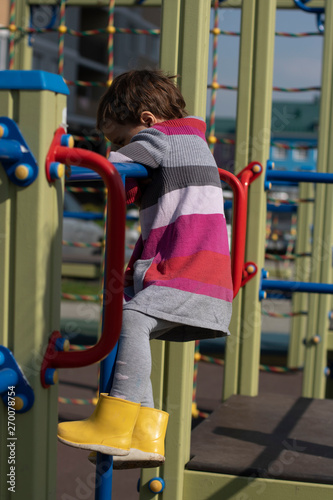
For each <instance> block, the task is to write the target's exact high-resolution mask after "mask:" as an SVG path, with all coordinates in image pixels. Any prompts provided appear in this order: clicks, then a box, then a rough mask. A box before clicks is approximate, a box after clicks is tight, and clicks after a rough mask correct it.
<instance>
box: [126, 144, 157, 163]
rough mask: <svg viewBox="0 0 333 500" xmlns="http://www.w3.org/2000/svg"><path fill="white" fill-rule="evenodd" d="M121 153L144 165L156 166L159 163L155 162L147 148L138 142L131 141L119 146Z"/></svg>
mask: <svg viewBox="0 0 333 500" xmlns="http://www.w3.org/2000/svg"><path fill="white" fill-rule="evenodd" d="M121 154H122V155H125V156H127V157H128V158H131V159H132V161H134V162H136V163H141V164H142V165H145V166H146V167H151V168H157V167H158V166H159V163H157V161H156V160H155V158H154V157H153V156H152V155H151V154H150V153H149V151H148V149H147V148H146V147H145V146H142V144H139V143H138V142H137V143H135V142H131V143H130V144H128V145H127V146H124V147H123V148H121Z"/></svg>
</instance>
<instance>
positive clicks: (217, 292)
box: [145, 278, 233, 302]
mask: <svg viewBox="0 0 333 500" xmlns="http://www.w3.org/2000/svg"><path fill="white" fill-rule="evenodd" d="M151 285H155V286H166V287H170V288H176V289H177V290H182V291H183V292H190V293H195V294H197V295H206V296H207V298H208V297H212V298H214V299H220V300H225V301H226V302H232V299H233V291H232V290H229V289H228V288H224V287H222V286H217V285H209V284H207V283H200V281H194V280H190V279H188V278H174V279H171V280H168V281H166V280H165V281H163V280H160V281H148V282H147V283H145V288H147V287H148V286H151Z"/></svg>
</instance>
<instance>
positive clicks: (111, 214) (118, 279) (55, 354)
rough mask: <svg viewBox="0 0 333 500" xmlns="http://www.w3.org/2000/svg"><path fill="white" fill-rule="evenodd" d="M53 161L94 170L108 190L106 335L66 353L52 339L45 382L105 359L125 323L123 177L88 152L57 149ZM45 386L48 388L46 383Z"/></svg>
mask: <svg viewBox="0 0 333 500" xmlns="http://www.w3.org/2000/svg"><path fill="white" fill-rule="evenodd" d="M54 159H55V161H58V162H60V163H65V164H66V165H76V166H81V167H86V168H89V169H92V170H94V171H95V172H97V173H98V174H99V175H100V176H101V178H102V179H103V180H104V183H105V185H106V187H107V189H108V200H107V213H108V216H107V232H106V256H105V258H106V263H107V265H106V277H105V289H104V321H103V332H102V335H101V338H100V340H99V341H98V342H97V344H96V345H94V346H93V347H91V348H90V349H87V350H85V351H80V352H63V351H57V350H56V349H55V345H54V343H55V342H54V340H52V339H50V343H49V347H48V349H47V351H46V355H45V358H44V361H43V365H42V374H41V376H42V383H43V374H44V375H45V370H46V369H47V368H74V367H81V366H87V365H90V364H93V363H97V362H99V361H101V360H102V359H104V358H105V357H106V356H107V355H108V354H109V353H110V352H111V350H112V349H113V348H114V346H115V345H116V343H117V341H118V338H119V335H120V330H121V323H122V304H123V270H124V242H125V217H126V203H125V192H124V186H123V183H122V180H121V177H120V175H119V174H118V172H117V170H116V169H115V167H114V166H113V165H112V164H111V163H110V162H109V161H108V160H106V158H103V157H102V156H101V155H98V154H96V153H93V152H91V151H87V150H85V149H79V148H75V149H70V148H66V147H62V146H56V147H55V149H54ZM43 385H44V386H45V380H44V384H43Z"/></svg>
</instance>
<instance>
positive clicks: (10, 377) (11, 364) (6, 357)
mask: <svg viewBox="0 0 333 500" xmlns="http://www.w3.org/2000/svg"><path fill="white" fill-rule="evenodd" d="M0 357H1V359H2V360H3V362H2V363H1V367H0V394H1V398H2V400H3V402H4V404H5V406H7V405H8V387H11V386H15V396H19V397H20V398H22V400H23V402H24V405H23V408H22V409H21V410H16V413H25V412H26V411H28V410H30V408H31V407H32V405H33V404H34V401H35V395H34V392H33V390H32V387H31V386H30V384H29V382H28V381H27V379H26V377H25V376H24V373H23V372H22V370H21V368H20V367H19V365H18V363H17V362H16V360H15V358H14V356H13V354H12V352H11V351H10V350H9V349H8V348H7V347H4V346H0ZM12 372H14V374H13V373H12Z"/></svg>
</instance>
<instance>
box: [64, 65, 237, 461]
mask: <svg viewBox="0 0 333 500" xmlns="http://www.w3.org/2000/svg"><path fill="white" fill-rule="evenodd" d="M97 126H98V128H99V129H100V130H101V131H102V132H103V133H104V134H105V136H106V137H107V138H108V139H109V140H110V141H111V142H112V143H113V144H114V145H116V146H119V147H120V149H119V150H118V151H117V152H113V153H111V155H110V158H109V160H110V161H111V162H112V163H116V162H121V163H125V162H136V163H141V164H142V165H145V166H146V167H148V168H149V170H150V174H151V175H150V178H149V181H143V182H141V183H139V182H138V183H135V185H133V184H132V186H126V187H127V188H128V189H127V200H128V202H129V203H132V202H136V203H138V204H139V207H140V224H141V231H142V234H141V236H140V238H139V240H138V242H137V244H136V246H135V249H134V251H133V255H132V257H131V260H130V262H129V265H128V267H127V270H126V273H125V301H126V302H125V304H124V306H123V323H122V330H121V334H120V338H119V344H118V345H119V347H118V354H117V359H116V367H115V375H114V380H113V384H112V388H111V391H110V395H108V394H100V398H99V401H98V404H97V406H96V408H95V411H94V413H93V415H92V416H91V417H90V418H89V419H87V420H83V421H80V422H66V423H61V424H59V431H58V437H59V439H60V441H62V442H63V443H65V444H68V445H71V446H75V447H78V448H84V449H89V450H94V451H98V452H101V453H106V454H109V455H114V456H115V459H114V464H115V467H117V468H122V467H145V466H148V467H152V466H157V465H160V464H161V463H163V462H164V438H165V433H166V427H167V420H168V414H167V413H166V412H163V411H161V410H157V409H154V400H153V393H152V387H151V382H150V372H151V353H150V345H149V340H150V339H157V338H158V339H161V340H168V341H177V342H186V341H190V340H198V339H204V338H214V337H222V336H226V335H229V330H228V327H229V322H230V318H231V308H232V297H233V290H232V282H231V265H230V254H229V247H228V235H227V229H226V222H225V217H224V211H223V195H222V189H221V183H220V179H219V174H218V170H217V166H216V163H215V161H214V158H213V156H212V154H211V152H210V150H209V148H208V145H207V143H206V140H205V130H206V125H205V122H204V121H203V120H202V119H201V118H197V117H191V116H190V117H188V116H187V113H186V111H185V101H184V99H183V96H182V95H181V93H180V91H179V89H178V88H177V87H176V86H175V85H174V83H173V80H172V78H171V77H168V76H167V75H165V74H163V73H162V72H161V71H151V70H141V71H130V72H127V73H124V74H122V75H120V76H118V77H116V78H115V79H114V81H113V83H112V85H111V86H110V88H109V89H108V90H107V92H106V93H105V94H104V96H103V97H102V99H101V101H100V104H99V108H98V112H97Z"/></svg>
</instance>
